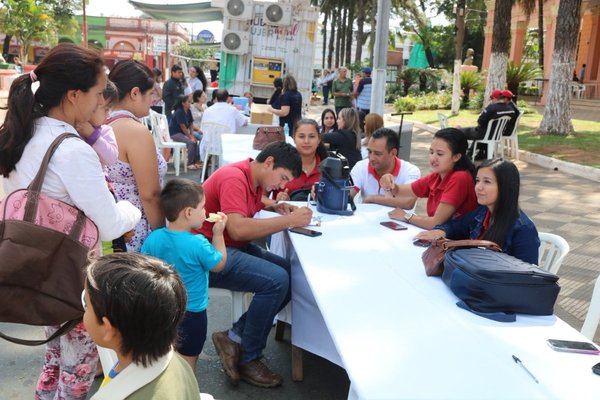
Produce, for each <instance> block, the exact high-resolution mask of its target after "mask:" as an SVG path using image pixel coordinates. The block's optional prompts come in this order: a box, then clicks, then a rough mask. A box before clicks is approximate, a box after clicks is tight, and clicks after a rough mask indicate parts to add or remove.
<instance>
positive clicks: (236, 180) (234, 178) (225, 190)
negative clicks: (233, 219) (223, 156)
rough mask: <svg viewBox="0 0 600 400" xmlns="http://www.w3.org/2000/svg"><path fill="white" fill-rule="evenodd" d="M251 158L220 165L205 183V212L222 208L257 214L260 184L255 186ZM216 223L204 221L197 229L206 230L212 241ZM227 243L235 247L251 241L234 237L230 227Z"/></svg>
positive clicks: (260, 191)
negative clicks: (234, 238)
mask: <svg viewBox="0 0 600 400" xmlns="http://www.w3.org/2000/svg"><path fill="white" fill-rule="evenodd" d="M250 161H252V159H250V158H249V159H247V160H244V161H239V162H236V163H233V164H228V165H225V166H223V167H221V168H219V169H217V170H216V171H215V172H214V173H213V174H212V175H211V176H210V177H209V178H208V179H207V180H206V181H205V182H204V183H203V184H202V187H203V188H204V193H205V196H204V197H205V199H206V204H205V206H204V208H205V210H206V215H207V216H208V214H209V213H216V212H218V211H221V212H223V213H225V214H241V215H243V216H244V217H247V218H253V217H254V214H256V213H257V212H258V211H260V210H262V208H263V203H262V194H263V190H262V188H261V187H254V185H253V183H252V173H251V170H250ZM213 225H214V224H212V223H210V222H208V221H204V224H203V225H202V228H201V229H199V230H194V231H193V232H194V233H201V234H203V235H204V236H205V237H206V238H207V239H208V240H209V241H212V236H213V232H212V227H213ZM223 236H224V239H225V244H226V245H227V246H232V247H245V246H246V245H248V242H245V241H242V242H240V241H235V240H233V239H231V238H230V237H229V234H228V232H227V229H225V232H224V233H223Z"/></svg>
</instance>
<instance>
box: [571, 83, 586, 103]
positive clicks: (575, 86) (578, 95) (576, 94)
mask: <svg viewBox="0 0 600 400" xmlns="http://www.w3.org/2000/svg"><path fill="white" fill-rule="evenodd" d="M569 88H570V89H571V95H572V96H573V98H575V99H582V98H583V94H584V93H585V85H584V84H583V83H577V82H571V83H569Z"/></svg>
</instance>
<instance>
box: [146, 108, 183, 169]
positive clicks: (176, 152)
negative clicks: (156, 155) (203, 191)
mask: <svg viewBox="0 0 600 400" xmlns="http://www.w3.org/2000/svg"><path fill="white" fill-rule="evenodd" d="M150 124H151V126H152V129H151V132H152V137H153V138H154V143H156V147H157V148H158V149H159V150H162V149H173V164H174V166H175V176H179V167H180V165H181V161H183V170H184V172H187V164H188V161H187V145H186V144H185V143H181V142H173V141H171V140H166V139H165V138H170V136H169V123H168V120H167V116H166V115H164V114H159V113H157V112H156V111H153V110H150Z"/></svg>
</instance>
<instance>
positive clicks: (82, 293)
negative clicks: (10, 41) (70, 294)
mask: <svg viewBox="0 0 600 400" xmlns="http://www.w3.org/2000/svg"><path fill="white" fill-rule="evenodd" d="M81 305H82V306H83V309H84V310H86V309H87V303H86V302H85V289H83V290H82V291H81Z"/></svg>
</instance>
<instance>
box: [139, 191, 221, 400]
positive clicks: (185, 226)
mask: <svg viewBox="0 0 600 400" xmlns="http://www.w3.org/2000/svg"><path fill="white" fill-rule="evenodd" d="M204 202H205V201H204V190H203V189H202V186H200V185H199V184H198V183H196V182H194V181H191V180H189V179H173V180H170V181H169V182H167V184H166V185H165V187H164V189H163V190H162V192H161V194H160V207H161V209H162V210H163V212H164V214H165V217H166V218H167V220H168V221H169V226H168V227H167V228H161V229H157V230H155V231H154V232H152V233H151V234H150V236H148V238H147V239H146V241H145V242H144V244H143V245H142V250H141V251H142V253H144V254H148V255H151V256H154V257H158V258H160V259H162V260H164V261H165V262H167V263H169V264H170V265H172V266H173V268H175V270H176V271H177V272H178V273H179V275H180V276H181V279H182V280H183V284H184V286H185V288H186V290H187V293H188V301H187V306H186V311H185V316H184V318H183V321H182V322H181V325H180V326H179V337H180V342H179V343H178V345H177V352H178V353H179V354H181V355H182V356H183V358H184V359H185V360H186V361H187V362H188V363H189V364H190V366H191V367H192V369H194V370H195V369H196V363H197V362H198V356H199V355H200V353H201V352H202V348H203V347H204V342H205V341H206V330H207V316H206V309H207V307H208V273H209V271H213V272H219V271H221V269H223V266H224V265H225V262H226V261H227V251H226V249H225V240H224V239H223V231H224V230H225V225H226V224H227V216H226V215H225V214H223V213H220V212H219V213H216V214H215V215H211V218H210V221H211V222H214V225H213V227H212V244H211V243H210V242H209V241H208V240H206V238H205V237H204V236H202V235H195V234H193V233H191V232H190V231H191V230H192V229H199V228H200V227H201V226H202V224H203V223H204V220H205V219H206V215H205V211H204ZM174 398H175V397H174Z"/></svg>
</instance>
